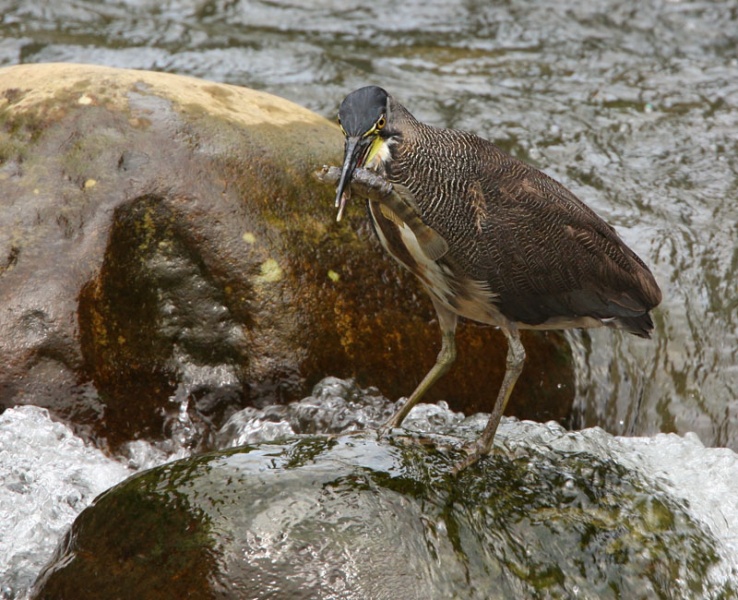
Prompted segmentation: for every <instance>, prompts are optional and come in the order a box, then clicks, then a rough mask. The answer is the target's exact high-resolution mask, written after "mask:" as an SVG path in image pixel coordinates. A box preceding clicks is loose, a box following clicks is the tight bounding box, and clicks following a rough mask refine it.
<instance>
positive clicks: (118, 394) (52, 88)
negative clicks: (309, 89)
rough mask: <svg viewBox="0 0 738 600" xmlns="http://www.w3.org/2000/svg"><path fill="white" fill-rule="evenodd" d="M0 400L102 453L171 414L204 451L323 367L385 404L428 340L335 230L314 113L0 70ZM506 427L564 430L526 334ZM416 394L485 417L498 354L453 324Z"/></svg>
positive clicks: (357, 232) (274, 102)
mask: <svg viewBox="0 0 738 600" xmlns="http://www.w3.org/2000/svg"><path fill="white" fill-rule="evenodd" d="M0 135H1V136H2V137H0V222H1V223H2V227H1V228H0V307H2V310H1V311H0V355H2V361H0V407H3V406H5V407H7V406H12V405H15V404H35V405H41V406H45V407H48V408H50V409H51V410H52V411H53V412H54V414H56V415H57V416H58V417H61V418H64V419H67V420H69V421H71V422H72V423H74V424H75V425H76V426H77V427H78V430H79V429H84V428H85V427H86V428H87V429H88V430H89V432H90V434H92V435H94V436H97V437H98V438H105V439H107V441H108V442H109V443H110V444H111V445H113V446H115V445H117V444H119V443H121V442H123V441H126V440H130V439H132V438H136V437H141V436H145V437H152V436H153V437H155V436H159V435H161V434H162V431H163V430H164V431H166V428H167V426H168V424H170V421H176V419H177V415H178V411H180V410H184V409H186V410H188V411H189V412H190V415H191V417H192V419H193V421H194V422H195V423H196V424H199V425H200V427H201V429H200V430H199V431H200V435H199V436H198V435H193V436H192V439H193V442H192V443H198V440H199V441H200V442H201V441H202V440H203V439H204V438H205V437H206V436H205V434H206V433H207V432H208V431H209V430H210V428H211V426H212V425H216V426H219V425H220V424H221V423H222V422H223V420H224V419H225V418H226V417H227V416H228V415H229V414H230V413H232V412H233V411H235V410H236V409H239V408H241V407H243V406H247V405H257V406H258V405H264V404H269V403H278V402H287V401H291V400H294V399H298V398H300V397H302V396H304V395H305V394H306V393H307V392H308V390H309V389H310V387H311V386H312V385H313V384H314V383H315V382H316V381H318V380H319V379H320V378H322V377H323V376H325V375H326V374H333V375H338V376H343V377H347V376H354V377H356V378H357V379H358V380H359V381H360V382H361V383H363V384H375V385H377V386H378V387H380V388H381V390H382V391H383V392H384V393H385V394H386V395H389V396H391V397H399V396H400V395H405V394H408V393H409V392H410V391H412V389H413V387H414V386H415V385H416V383H417V382H418V381H419V380H420V378H421V377H422V375H423V374H424V372H425V371H426V370H427V369H428V368H429V366H430V365H431V364H432V363H433V361H434V358H435V354H436V352H437V349H438V347H439V341H440V335H439V331H438V328H437V325H435V324H434V323H433V322H432V321H433V318H434V314H433V311H432V309H431V307H430V303H429V302H428V300H427V298H426V297H425V294H424V293H423V292H422V291H421V290H420V289H419V286H418V284H417V283H416V282H415V280H414V279H413V278H412V277H411V276H409V275H407V274H405V273H403V272H401V271H400V270H399V269H398V268H397V267H396V265H394V264H392V263H391V261H390V260H389V259H388V258H387V257H386V256H385V255H384V254H383V253H382V252H381V250H379V249H378V245H377V244H376V243H375V242H373V241H372V236H371V233H370V232H369V231H368V224H367V220H366V215H365V211H364V209H363V208H362V207H361V206H359V205H358V203H357V205H354V206H352V207H350V210H349V213H348V215H347V216H348V218H347V219H345V220H344V222H342V223H341V224H336V223H335V213H334V210H335V209H334V208H333V203H332V195H333V191H332V190H331V189H329V188H326V186H324V185H321V184H320V183H318V182H317V181H315V180H314V179H313V178H312V177H311V173H312V172H313V171H314V170H315V169H316V168H318V167H320V166H322V165H323V164H325V163H332V164H336V163H338V162H339V161H340V158H341V151H342V137H341V134H340V132H339V130H338V128H337V127H336V126H335V125H334V124H332V123H330V122H329V121H327V120H325V119H324V118H322V117H320V116H318V115H316V114H314V113H312V112H310V111H308V110H306V109H305V108H301V107H299V106H297V105H295V104H293V103H291V102H288V101H285V100H282V99H280V98H276V97H274V96H270V95H268V94H265V93H261V92H257V91H253V90H248V89H244V88H239V87H235V86H231V85H221V84H216V83H212V82H208V81H203V80H198V79H193V78H189V77H181V76H175V75H169V74H164V73H152V72H143V71H133V70H121V69H112V68H105V67H98V66H91V65H71V64H37V65H19V66H13V67H8V68H4V69H0ZM525 342H526V345H527V346H528V356H529V362H528V365H527V367H526V371H525V372H524V373H523V376H522V378H521V381H520V384H519V386H518V389H517V390H516V396H515V397H514V398H513V407H514V406H515V403H516V402H520V400H521V399H524V400H526V402H528V403H532V404H533V406H532V407H530V406H529V407H527V408H526V409H518V412H517V414H519V415H522V416H528V417H534V418H536V417H537V418H544V419H548V418H556V419H563V418H564V417H565V416H566V415H567V414H568V411H569V407H570V404H571V400H572V398H573V387H574V386H573V374H572V367H571V359H570V353H569V351H568V346H567V345H566V343H565V342H564V341H563V338H561V337H560V336H559V335H557V334H535V335H530V336H527V338H526V340H525ZM459 347H460V355H461V356H460V359H459V362H458V364H457V365H456V367H455V369H454V370H453V371H452V373H451V374H450V375H448V376H447V377H446V378H445V379H444V380H443V381H442V382H441V383H440V384H439V385H438V387H437V389H435V390H434V391H433V395H431V396H430V399H431V400H432V399H437V398H440V397H445V398H447V399H448V400H449V402H450V403H452V405H453V406H456V407H457V408H458V407H466V409H467V410H469V411H474V410H480V409H484V408H488V407H489V406H490V403H491V398H492V397H493V396H494V393H495V391H496V388H497V386H498V384H499V381H500V379H501V375H502V371H503V369H504V354H505V345H504V340H503V338H502V337H501V336H499V335H498V334H497V333H495V332H493V331H492V330H490V329H488V328H481V327H476V326H473V325H469V326H466V327H463V328H462V330H461V331H460V333H459Z"/></svg>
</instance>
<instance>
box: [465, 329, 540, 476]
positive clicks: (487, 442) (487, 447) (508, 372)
mask: <svg viewBox="0 0 738 600" xmlns="http://www.w3.org/2000/svg"><path fill="white" fill-rule="evenodd" d="M502 331H503V332H504V333H505V335H506V336H507V359H506V361H505V376H504V377H503V379H502V385H501V386H500V391H499V392H498V393H497V400H496V401H495V405H494V408H493V409H492V414H491V415H490V416H489V420H488V421H487V425H486V427H485V428H484V431H483V432H482V435H480V436H479V439H478V440H477V441H476V442H474V444H472V445H471V446H470V447H469V448H468V450H469V456H467V457H466V458H465V459H463V460H462V461H461V462H459V463H458V464H457V465H456V466H455V467H454V468H453V474H454V475H457V474H458V473H460V472H461V471H463V470H464V469H466V468H467V467H469V466H471V465H473V464H474V463H475V462H477V461H478V460H479V459H480V458H482V457H483V456H486V455H487V454H489V453H490V452H491V450H492V444H493V443H494V440H495V433H496V432H497V426H498V425H499V424H500V419H501V418H502V413H504V412H505V407H506V406H507V401H508V400H509V399H510V394H512V391H513V388H514V387H515V382H516V381H517V380H518V377H519V376H520V373H521V371H522V370H523V364H524V363H525V348H524V347H523V343H522V342H521V341H520V334H519V333H518V330H517V328H511V329H507V328H503V329H502Z"/></svg>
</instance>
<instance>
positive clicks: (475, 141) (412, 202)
mask: <svg viewBox="0 0 738 600" xmlns="http://www.w3.org/2000/svg"><path fill="white" fill-rule="evenodd" d="M338 124H339V126H340V128H341V131H342V133H343V135H344V138H345V139H344V156H343V163H342V166H341V167H340V170H339V168H337V167H333V169H334V174H333V180H336V179H337V187H336V200H335V202H336V208H337V209H338V212H337V220H340V219H341V216H342V214H343V212H344V208H345V206H346V203H347V202H348V200H349V198H350V196H351V194H352V192H353V193H355V194H356V195H358V196H360V197H363V198H364V199H365V200H366V204H367V207H368V213H369V217H370V219H371V222H372V225H373V229H374V232H375V233H376V236H377V238H378V239H379V242H380V243H381V245H382V246H383V248H384V249H385V250H386V251H387V253H389V255H390V256H392V257H393V258H394V259H395V260H396V261H397V262H399V263H400V264H401V265H402V266H403V267H405V268H406V269H408V270H409V271H410V272H411V273H413V274H414V275H415V276H416V277H417V278H418V279H419V280H420V282H421V283H422V285H423V287H424V288H425V289H426V291H427V292H428V294H429V296H430V299H431V302H432V304H433V307H434V309H435V312H436V314H437V317H438V324H439V326H440V329H441V349H440V352H439V354H438V356H437V358H436V361H435V363H434V364H433V366H432V367H431V368H430V370H429V371H428V372H427V374H426V375H425V377H424V378H423V379H422V380H421V382H420V383H419V384H418V385H417V387H416V388H415V390H414V391H413V392H412V394H411V395H410V397H409V398H408V399H407V401H406V402H405V403H404V404H403V405H402V406H401V407H400V408H399V409H398V410H397V411H396V412H395V413H394V415H392V416H391V417H390V419H389V420H388V421H387V422H386V423H385V425H384V426H383V427H382V428H381V429H380V431H381V432H385V433H387V432H391V431H392V430H393V429H396V428H399V427H400V425H401V424H402V422H403V420H404V419H405V417H406V416H407V414H408V413H409V412H410V410H411V409H412V408H413V406H415V405H416V404H417V403H418V401H419V400H420V399H421V398H422V397H423V396H424V395H425V393H426V392H427V391H428V389H430V388H431V387H432V386H433V384H434V383H435V382H436V381H437V380H438V379H439V378H440V377H441V376H443V375H444V374H445V373H446V372H447V371H448V370H449V368H450V367H451V365H452V363H453V362H454V360H455V358H456V340H455V334H456V328H457V323H458V320H459V317H462V318H464V319H468V320H472V321H477V322H480V323H484V324H488V325H492V326H496V327H498V328H499V329H500V330H502V332H503V333H504V334H505V336H506V338H507V357H506V363H505V374H504V377H503V380H502V384H501V386H500V388H499V391H498V393H497V396H496V399H495V402H494V405H493V406H492V410H491V413H490V416H489V419H488V421H487V424H486V426H485V428H484V430H483V431H482V433H481V434H480V435H479V437H478V438H477V440H476V441H474V442H472V443H470V444H467V446H465V450H466V453H465V457H464V458H463V459H462V460H461V461H460V462H459V463H458V464H456V465H455V467H454V469H453V472H454V473H455V474H458V473H459V472H461V471H462V470H464V469H466V468H468V467H469V466H471V465H473V464H474V463H476V462H477V461H478V460H479V459H481V458H482V457H484V456H486V455H488V454H489V453H490V452H491V451H492V449H493V446H494V437H495V433H496V431H497V428H498V425H499V423H500V419H501V417H502V414H503V412H504V410H505V407H506V405H507V402H508V400H509V398H510V394H511V393H512V390H513V388H514V386H515V383H516V381H517V379H518V377H519V375H520V373H521V371H522V369H523V365H524V362H525V348H524V346H523V344H522V342H521V340H520V331H521V330H526V329H534V330H552V329H556V330H561V329H570V328H592V327H603V326H604V327H610V328H614V329H620V330H623V331H625V332H628V333H631V334H634V335H636V336H639V337H642V338H649V337H650V334H651V332H652V331H653V328H654V325H653V320H652V318H651V314H650V311H651V310H652V309H653V308H655V307H656V306H658V304H659V303H660V302H661V299H662V296H661V290H660V289H659V286H658V284H657V283H656V280H655V278H654V276H653V274H652V273H651V271H650V270H649V268H648V267H647V266H646V264H645V263H644V262H643V261H642V260H641V259H640V258H639V257H638V256H637V255H636V254H635V252H633V250H631V249H630V248H629V247H628V246H627V245H626V244H625V242H623V240H622V239H621V238H620V237H619V235H618V234H617V233H616V231H615V229H613V227H611V226H610V225H609V224H607V223H606V222H605V221H604V220H602V219H601V218H600V217H599V216H598V215H597V214H596V213H595V212H594V211H593V210H592V209H590V208H589V207H588V206H587V205H586V204H584V203H583V202H582V201H581V200H580V199H579V198H577V197H576V196H575V195H574V194H573V193H572V192H571V191H569V190H568V189H567V188H566V187H565V186H563V185H562V184H561V183H559V182H558V181H556V180H554V179H553V178H551V177H549V176H548V175H546V174H545V173H543V172H542V171H540V170H538V169H537V168H535V167H533V166H532V165H530V164H528V163H526V162H524V161H521V160H519V159H517V158H515V157H513V156H511V155H510V154H508V153H506V152H504V151H503V150H502V149H500V148H499V147H497V146H496V145H495V144H493V143H492V142H490V141H488V140H486V139H483V138H481V137H479V136H477V135H475V134H474V133H471V132H467V131H462V130H457V129H446V128H441V127H435V126H432V125H429V124H426V123H423V122H421V121H419V120H418V119H416V118H415V117H414V116H413V115H412V114H411V113H410V111H409V110H408V109H406V108H405V107H404V106H403V105H402V104H401V103H400V102H399V101H398V100H396V99H395V98H394V97H393V96H391V95H390V94H389V93H388V92H387V91H385V90H384V89H383V88H381V87H379V86H375V85H371V86H366V87H362V88H360V89H357V90H355V91H352V92H351V93H349V94H348V95H347V96H346V97H345V98H344V100H343V101H342V102H341V104H340V107H339V110H338Z"/></svg>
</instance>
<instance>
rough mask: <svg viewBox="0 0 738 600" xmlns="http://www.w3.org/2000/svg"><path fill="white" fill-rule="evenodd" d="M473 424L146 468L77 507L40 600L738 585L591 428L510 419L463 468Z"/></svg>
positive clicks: (584, 591) (688, 523)
mask: <svg viewBox="0 0 738 600" xmlns="http://www.w3.org/2000/svg"><path fill="white" fill-rule="evenodd" d="M467 421H469V422H463V423H461V424H460V425H459V427H458V428H457V429H456V430H455V431H454V432H451V433H453V435H454V437H446V438H444V437H442V436H438V435H429V436H427V437H425V438H407V437H405V438H402V437H396V438H394V439H393V441H392V442H391V443H387V442H379V441H377V439H376V437H375V435H374V434H372V433H369V434H366V433H361V434H354V435H345V434H344V435H340V436H336V437H316V436H306V437H302V438H299V439H291V440H287V441H283V442H281V443H274V444H260V445H256V446H250V447H241V448H238V449H234V450H231V451H226V452H220V453H213V454H207V455H201V456H199V457H196V458H191V459H187V460H181V461H177V462H174V463H170V464H167V465H164V466H162V467H159V468H156V469H153V470H150V471H147V472H144V473H142V474H139V475H137V476H134V477H132V478H130V479H129V480H127V481H125V482H124V483H122V484H120V485H119V486H117V487H116V488H113V489H112V490H109V491H108V492H106V493H105V494H103V495H102V496H100V497H99V498H98V499H97V500H96V501H95V503H94V504H93V505H92V506H91V507H89V508H87V509H86V510H85V511H84V512H83V513H82V514H81V515H80V516H79V517H78V519H77V520H76V522H75V523H74V525H73V527H72V529H71V531H70V532H69V533H68V534H67V536H66V538H65V539H64V540H63V542H62V543H61V544H60V546H59V547H58V549H57V551H56V554H55V556H54V558H53V559H52V561H51V562H50V563H49V565H48V566H47V567H46V569H45V570H44V572H43V573H42V574H41V575H40V577H39V579H38V581H37V584H36V587H35V591H34V594H33V598H35V599H43V598H54V599H56V598H71V597H74V598H76V599H79V600H84V599H86V598H90V599H92V598H95V599H97V598H110V597H126V598H149V599H169V598H187V597H189V598H245V597H248V598H254V599H258V598H273V599H282V598H285V599H287V598H290V599H291V598H346V599H349V600H350V599H352V598H356V599H366V598H372V599H381V598H400V599H404V598H464V599H466V598H485V599H494V598H505V599H507V598H534V597H542V598H573V597H581V598H604V599H607V598H657V597H658V598H688V597H689V598H692V597H715V598H717V597H731V595H732V594H733V593H735V590H732V589H731V588H730V584H728V583H720V582H712V581H711V579H710V577H709V573H710V569H712V568H713V567H714V566H715V565H716V563H717V562H718V560H719V559H718V556H717V551H716V548H715V540H714V538H713V537H712V535H711V534H710V533H709V531H706V530H705V529H704V527H702V526H700V525H699V524H698V523H696V522H695V521H693V520H692V519H691V518H690V516H689V515H688V514H687V512H686V511H685V510H684V506H683V505H681V504H680V503H679V501H677V500H675V499H674V498H673V497H672V496H670V495H669V494H668V493H666V492H665V491H664V490H663V489H661V488H660V487H659V486H658V485H656V484H655V483H653V482H649V481H646V480H644V479H643V478H642V477H641V476H640V475H639V474H638V473H637V472H636V471H631V470H629V469H627V468H626V467H624V466H623V465H622V464H619V463H618V462H616V461H614V460H612V459H610V458H608V457H607V455H606V454H602V453H601V452H599V450H598V448H597V447H596V446H595V445H593V444H590V445H587V444H586V440H584V438H581V436H579V437H577V436H578V434H567V433H565V432H564V431H563V430H562V429H561V428H557V427H550V428H546V427H543V426H535V427H533V428H532V430H530V431H529V428H528V426H527V425H526V424H524V423H515V422H513V423H510V422H507V423H504V424H503V427H502V430H501V435H500V437H499V438H498V442H497V446H498V452H497V453H496V454H495V455H494V456H492V457H489V458H488V459H485V460H483V461H481V462H480V463H479V464H478V465H476V466H474V467H472V468H471V469H469V470H468V471H465V472H463V473H462V474H461V475H460V478H459V479H458V480H454V479H453V478H452V477H451V476H450V475H449V470H450V468H451V466H452V465H453V463H454V462H455V461H456V460H458V459H459V457H460V453H459V451H458V450H455V449H454V448H453V446H454V444H455V443H456V442H458V439H459V437H458V436H463V435H464V432H465V431H466V432H467V433H469V432H471V431H472V430H474V434H476V433H478V431H479V429H480V427H481V424H478V423H477V422H476V421H475V420H474V419H469V420H467ZM477 425H480V427H478V426H477ZM533 438H535V443H533V444H531V443H530V440H531V439H533ZM583 440H584V443H583Z"/></svg>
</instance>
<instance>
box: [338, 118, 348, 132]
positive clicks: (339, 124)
mask: <svg viewBox="0 0 738 600" xmlns="http://www.w3.org/2000/svg"><path fill="white" fill-rule="evenodd" d="M336 121H338V126H339V127H340V128H341V133H342V134H343V135H346V130H345V129H344V128H343V125H341V119H336Z"/></svg>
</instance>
